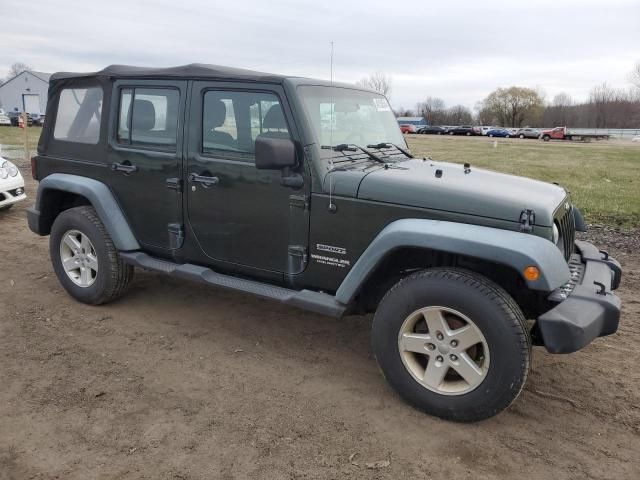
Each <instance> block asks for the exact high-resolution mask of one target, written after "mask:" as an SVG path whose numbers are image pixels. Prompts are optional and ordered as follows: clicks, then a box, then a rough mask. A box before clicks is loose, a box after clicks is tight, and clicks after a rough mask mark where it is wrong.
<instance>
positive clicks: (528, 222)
mask: <svg viewBox="0 0 640 480" xmlns="http://www.w3.org/2000/svg"><path fill="white" fill-rule="evenodd" d="M535 223H536V212H534V211H533V210H528V209H527V210H522V212H520V231H521V232H526V233H531V232H533V225H534V224H535Z"/></svg>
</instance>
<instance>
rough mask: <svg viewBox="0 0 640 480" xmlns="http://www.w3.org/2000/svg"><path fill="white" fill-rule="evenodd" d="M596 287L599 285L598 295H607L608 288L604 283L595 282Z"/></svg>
mask: <svg viewBox="0 0 640 480" xmlns="http://www.w3.org/2000/svg"><path fill="white" fill-rule="evenodd" d="M593 284H594V285H595V286H596V287H599V290H598V291H597V292H596V293H597V294H598V295H606V294H607V288H606V287H605V286H604V283H601V282H593Z"/></svg>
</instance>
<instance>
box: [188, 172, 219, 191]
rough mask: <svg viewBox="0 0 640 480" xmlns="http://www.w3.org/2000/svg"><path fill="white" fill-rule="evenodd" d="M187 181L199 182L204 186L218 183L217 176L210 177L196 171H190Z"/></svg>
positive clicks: (207, 186)
mask: <svg viewBox="0 0 640 480" xmlns="http://www.w3.org/2000/svg"><path fill="white" fill-rule="evenodd" d="M189 181H190V182H191V183H199V184H201V185H202V186H203V187H205V188H209V187H211V186H212V185H217V184H218V183H220V179H219V178H218V177H210V176H208V175H198V174H197V173H190V174H189Z"/></svg>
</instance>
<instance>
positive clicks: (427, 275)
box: [372, 268, 531, 422]
mask: <svg viewBox="0 0 640 480" xmlns="http://www.w3.org/2000/svg"><path fill="white" fill-rule="evenodd" d="M372 346H373V351H374V353H375V356H376V359H377V361H378V364H379V365H380V368H381V369H382V371H383V373H384V375H385V377H386V379H387V381H388V382H389V383H390V384H391V386H392V387H393V388H394V389H395V390H396V391H397V392H398V393H399V394H400V395H401V396H402V397H403V398H404V399H405V400H407V401H408V402H409V403H411V404H413V405H415V406H416V407H417V408H419V409H421V410H423V411H425V412H426V413H428V414H431V415H435V416H437V417H440V418H443V419H446V420H453V421H460V422H473V421H478V420H483V419H486V418H489V417H492V416H494V415H496V414H497V413H499V412H501V411H502V410H504V409H505V408H507V407H508V406H509V405H510V404H511V403H512V402H513V401H514V400H515V399H516V398H517V396H518V395H519V393H520V391H521V390H522V388H523V386H524V383H525V381H526V378H527V375H528V372H529V358H530V355H531V341H530V338H529V333H528V330H527V328H526V323H525V319H524V316H523V314H522V312H521V310H520V308H519V307H518V305H517V304H516V303H515V302H514V301H513V299H512V298H511V297H510V296H509V295H508V294H507V292H506V291H505V290H504V289H502V288H501V287H499V286H498V285H496V284H495V283H493V282H491V281H490V280H489V279H487V278H485V277H483V276H481V275H478V274H476V273H473V272H469V271H466V270H461V269H453V268H451V269H446V268H434V269H429V270H423V271H420V272H417V273H414V274H412V275H410V276H408V277H406V278H404V279H403V280H401V281H400V282H398V283H397V284H396V285H395V286H394V287H392V288H391V290H389V292H388V293H387V294H386V296H385V297H384V299H383V300H382V301H381V303H380V305H379V307H378V310H377V311H376V314H375V317H374V320H373V326H372Z"/></svg>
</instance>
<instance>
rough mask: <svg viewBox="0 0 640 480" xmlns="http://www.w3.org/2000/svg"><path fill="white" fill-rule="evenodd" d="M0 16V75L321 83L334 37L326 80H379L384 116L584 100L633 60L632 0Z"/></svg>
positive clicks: (146, 7)
mask: <svg viewBox="0 0 640 480" xmlns="http://www.w3.org/2000/svg"><path fill="white" fill-rule="evenodd" d="M0 18H1V19H2V28H1V29H0V45H1V46H2V48H0V77H4V76H6V75H7V73H8V70H9V67H10V66H11V64H12V63H14V62H24V63H27V64H28V65H30V66H31V67H32V68H33V69H34V70H38V71H44V72H55V71H94V70H98V69H101V68H103V67H104V66H106V65H109V64H129V65H141V66H158V67H159V66H173V65H183V64H187V63H192V62H197V63H211V64H217V65H227V66H233V67H240V68H249V69H254V70H260V71H265V72H271V73H283V74H290V75H297V76H304V77H312V78H323V79H328V78H329V77H330V53H331V42H332V41H333V42H334V49H335V53H334V70H333V71H334V79H335V80H336V81H341V82H349V83H352V82H355V81H357V80H358V79H360V78H362V77H364V76H366V75H368V74H370V73H372V72H376V71H381V72H384V73H386V74H387V75H390V76H391V78H392V92H391V95H390V101H391V104H392V105H393V106H394V107H395V108H399V107H405V108H412V107H414V106H415V104H416V103H417V102H418V101H421V100H423V99H424V98H426V97H428V96H435V97H440V98H442V99H444V100H445V102H446V104H447V106H452V105H455V104H462V105H465V106H467V107H469V108H473V107H474V106H475V105H476V102H478V101H479V100H481V99H482V98H484V97H485V96H486V95H488V94H489V93H490V92H491V91H492V90H494V89H495V88H497V87H507V86H511V85H518V86H526V87H532V88H537V89H539V90H540V91H541V92H543V93H544V94H545V96H546V98H547V99H551V98H553V96H554V95H555V94H557V93H559V92H566V93H568V94H569V95H571V96H572V97H573V99H574V100H577V101H582V100H586V99H587V98H588V94H589V91H590V89H591V88H592V87H593V86H595V85H597V84H601V83H603V82H607V83H608V84H609V85H610V86H612V87H621V88H622V87H628V86H629V81H628V74H629V72H630V71H631V69H632V67H633V65H634V63H635V62H636V61H640V0H535V1H524V2H521V1H517V0H510V1H491V0H484V1H483V0H480V1H478V0H476V1H468V0H457V1H455V2H453V1H447V0H437V1H433V0H413V1H405V2H400V1H390V0H387V1H377V0H367V1H361V0H353V1H351V0H340V1H337V0H322V1H317V0H314V1H306V0H298V1H296V0H268V1H265V0H241V1H228V0H227V1H224V2H221V1H213V0H209V1H207V0H171V1H170V0H127V1H124V0H108V1H104V0H102V1H96V0H83V1H81V2H70V1H68V0H31V1H29V2H18V1H14V0H0Z"/></svg>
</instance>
